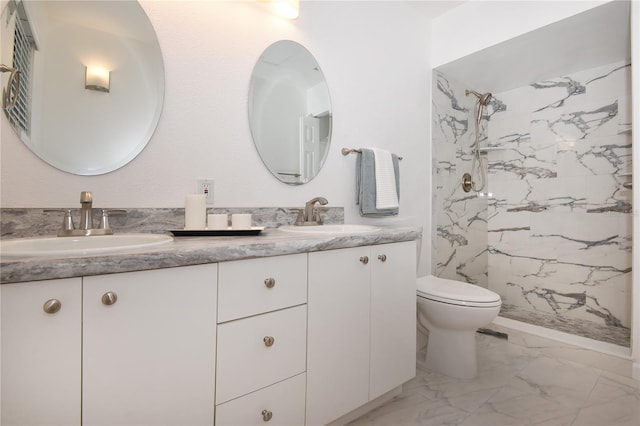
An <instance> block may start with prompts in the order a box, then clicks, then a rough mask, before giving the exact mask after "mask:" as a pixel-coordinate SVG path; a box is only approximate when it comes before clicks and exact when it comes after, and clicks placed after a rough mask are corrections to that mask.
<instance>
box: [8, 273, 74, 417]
mask: <svg viewBox="0 0 640 426" xmlns="http://www.w3.org/2000/svg"><path fill="white" fill-rule="evenodd" d="M0 292H1V293H2V294H1V299H2V319H1V323H2V358H1V359H2V391H1V392H2V393H1V394H0V395H2V408H1V410H2V424H4V425H24V424H28V425H38V424H39V425H45V424H46V425H79V424H80V373H81V354H82V347H81V345H82V340H81V339H82V334H81V325H82V305H81V303H82V300H81V298H82V280H81V279H80V278H72V279H63V280H51V281H39V282H29V283H16V284H3V285H2V286H0ZM54 300H57V301H58V303H59V305H58V303H56V302H53V301H54ZM47 301H51V302H50V303H49V307H48V308H46V307H45V306H44V305H45V303H46V302H47ZM58 307H59V310H57V311H56V309H57V308H58ZM45 308H46V310H47V311H49V313H47V312H45ZM54 311H55V312H54Z"/></svg>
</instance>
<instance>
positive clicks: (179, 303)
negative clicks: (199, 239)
mask: <svg viewBox="0 0 640 426" xmlns="http://www.w3.org/2000/svg"><path fill="white" fill-rule="evenodd" d="M216 281H217V265H199V266H189V267H181V268H171V269H158V270H152V271H143V272H131V273H122V274H113V275H102V276H95V277H86V278H84V282H83V300H84V311H83V319H84V326H83V339H84V341H83V348H84V349H83V350H84V353H83V400H82V420H83V424H84V425H96V424H109V425H116V424H117V425H158V424H162V425H186V424H188V425H205V424H206V425H211V424H213V412H214V408H213V407H214V377H215V374H214V373H215V372H214V370H215V341H216V328H215V324H216ZM108 294H111V295H113V294H115V295H117V300H115V303H112V304H109V303H111V302H110V301H109V300H108V296H105V295H108Z"/></svg>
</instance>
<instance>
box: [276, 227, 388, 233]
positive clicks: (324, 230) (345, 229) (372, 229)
mask: <svg viewBox="0 0 640 426" xmlns="http://www.w3.org/2000/svg"><path fill="white" fill-rule="evenodd" d="M278 229H280V230H281V231H284V232H298V233H312V234H363V233H367V232H375V231H378V230H379V229H380V228H378V227H376V226H369V225H315V226H295V225H294V226H281V227H280V228H278Z"/></svg>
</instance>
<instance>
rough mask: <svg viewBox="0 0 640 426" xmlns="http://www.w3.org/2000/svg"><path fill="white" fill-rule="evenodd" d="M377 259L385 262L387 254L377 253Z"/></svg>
mask: <svg viewBox="0 0 640 426" xmlns="http://www.w3.org/2000/svg"><path fill="white" fill-rule="evenodd" d="M378 260H379V261H380V262H386V261H387V255H386V254H381V255H378Z"/></svg>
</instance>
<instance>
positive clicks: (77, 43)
mask: <svg viewBox="0 0 640 426" xmlns="http://www.w3.org/2000/svg"><path fill="white" fill-rule="evenodd" d="M16 22H20V23H21V24H22V28H20V29H19V32H20V33H21V34H22V35H20V36H17V35H16V34H18V32H16ZM18 25H20V24H18ZM1 30H2V58H1V62H2V63H3V64H12V65H11V66H12V67H14V68H17V69H20V70H21V89H20V91H21V93H22V98H23V99H22V104H23V105H18V106H16V107H14V108H13V109H7V108H5V116H6V117H7V118H8V119H9V122H10V123H11V126H12V127H13V128H14V130H15V131H16V133H17V134H18V136H19V137H20V139H21V140H22V141H23V142H24V143H25V145H26V146H28V147H29V149H31V150H32V151H33V152H34V153H35V154H36V155H37V156H38V157H40V158H41V159H42V160H44V161H46V162H47V163H49V164H50V165H52V166H54V167H56V168H58V169H60V170H64V171H65V172H69V173H73V174H77V175H99V174H104V173H108V172H111V171H113V170H116V169H118V168H120V167H122V166H124V165H126V164H127V163H129V162H130V161H131V160H133V159H134V158H135V157H136V156H137V155H138V154H140V152H142V150H143V149H144V148H145V146H146V145H147V143H148V142H149V140H150V138H151V136H152V135H153V132H154V131H155V129H156V126H157V124H158V121H159V119H160V114H161V111H162V105H163V101H164V64H163V60H162V52H161V51H160V45H159V43H158V39H157V37H156V34H155V31H154V29H153V26H152V25H151V22H150V21H149V18H148V17H147V15H146V14H145V12H144V10H143V9H142V7H141V6H140V4H139V3H138V2H137V1H132V0H124V1H108V0H107V1H103V0H97V1H46V0H45V1H41V0H30V1H23V0H9V1H8V3H7V6H6V7H5V9H4V10H3V13H2V29H1ZM25 52H26V53H25ZM29 52H32V53H29ZM20 55H22V59H20V58H19V57H20ZM24 58H27V61H26V62H25V59H24ZM16 61H18V64H16ZM6 82H7V80H6V77H4V76H3V84H6ZM19 101H20V98H19ZM17 108H22V109H21V110H20V111H18V109H17ZM21 116H23V117H24V118H20V117H21Z"/></svg>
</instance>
